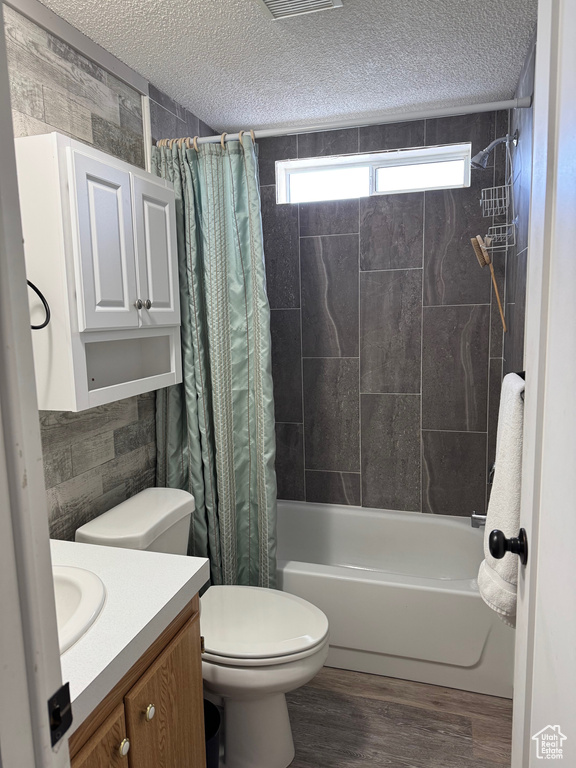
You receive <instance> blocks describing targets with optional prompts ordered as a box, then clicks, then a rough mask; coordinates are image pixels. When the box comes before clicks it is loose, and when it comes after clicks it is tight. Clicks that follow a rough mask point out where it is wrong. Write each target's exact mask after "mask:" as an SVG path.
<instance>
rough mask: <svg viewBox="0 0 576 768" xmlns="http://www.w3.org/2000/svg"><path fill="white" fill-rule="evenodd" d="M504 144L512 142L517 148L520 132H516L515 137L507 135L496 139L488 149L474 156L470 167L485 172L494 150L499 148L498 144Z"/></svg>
mask: <svg viewBox="0 0 576 768" xmlns="http://www.w3.org/2000/svg"><path fill="white" fill-rule="evenodd" d="M504 142H506V144H508V142H511V143H512V145H513V146H514V147H515V146H516V145H517V144H518V131H516V132H515V133H514V135H513V136H510V134H506V136H502V137H501V138H500V139H496V140H495V141H493V142H492V143H491V144H488V146H487V147H486V149H483V150H482V151H481V152H478V153H477V154H476V155H474V157H473V158H472V159H471V160H470V166H471V167H472V168H476V169H477V170H484V169H485V168H486V166H487V165H488V158H489V157H490V153H491V152H492V150H493V149H494V148H495V147H497V146H498V144H503V143H504Z"/></svg>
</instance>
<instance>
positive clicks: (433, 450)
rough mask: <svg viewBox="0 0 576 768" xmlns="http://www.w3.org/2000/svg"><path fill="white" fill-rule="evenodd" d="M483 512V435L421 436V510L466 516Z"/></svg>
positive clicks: (450, 433)
mask: <svg viewBox="0 0 576 768" xmlns="http://www.w3.org/2000/svg"><path fill="white" fill-rule="evenodd" d="M485 510H486V435H485V434H480V433H478V432H423V433H422V511H423V512H432V513H434V514H437V515H459V516H464V517H469V516H470V515H471V514H472V512H477V513H478V514H484V513H485Z"/></svg>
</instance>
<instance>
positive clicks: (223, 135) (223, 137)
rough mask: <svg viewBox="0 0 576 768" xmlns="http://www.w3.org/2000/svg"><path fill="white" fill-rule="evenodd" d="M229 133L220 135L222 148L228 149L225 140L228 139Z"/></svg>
mask: <svg viewBox="0 0 576 768" xmlns="http://www.w3.org/2000/svg"><path fill="white" fill-rule="evenodd" d="M227 135H228V134H227V133H223V134H222V136H220V144H221V145H222V149H226V147H225V146H224V141H225V140H226V136H227Z"/></svg>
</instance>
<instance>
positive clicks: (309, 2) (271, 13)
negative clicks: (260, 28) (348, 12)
mask: <svg viewBox="0 0 576 768" xmlns="http://www.w3.org/2000/svg"><path fill="white" fill-rule="evenodd" d="M256 1H257V2H258V4H259V5H261V6H262V7H263V8H264V10H265V13H266V16H268V17H269V18H273V19H287V18H288V17H290V16H300V15H301V14H303V13H314V12H315V11H328V10H330V8H341V7H342V0H256Z"/></svg>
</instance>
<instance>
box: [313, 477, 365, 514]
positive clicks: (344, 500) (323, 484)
mask: <svg viewBox="0 0 576 768" xmlns="http://www.w3.org/2000/svg"><path fill="white" fill-rule="evenodd" d="M306 501H314V502H317V503H320V504H347V505H349V506H353V507H359V506H360V504H361V499H360V473H359V472H313V471H311V470H309V469H307V470H306Z"/></svg>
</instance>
